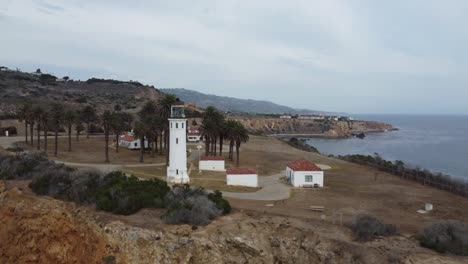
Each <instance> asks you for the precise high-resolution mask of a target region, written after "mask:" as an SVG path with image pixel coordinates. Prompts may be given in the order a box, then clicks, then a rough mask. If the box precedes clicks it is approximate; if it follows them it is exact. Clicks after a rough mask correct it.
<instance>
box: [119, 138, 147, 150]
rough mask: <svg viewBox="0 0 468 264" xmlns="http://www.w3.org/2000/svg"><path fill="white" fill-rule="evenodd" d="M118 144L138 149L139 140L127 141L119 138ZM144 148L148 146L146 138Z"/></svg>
mask: <svg viewBox="0 0 468 264" xmlns="http://www.w3.org/2000/svg"><path fill="white" fill-rule="evenodd" d="M119 146H121V147H124V148H128V149H140V140H139V139H137V140H133V141H132V142H128V141H125V140H119ZM145 148H148V140H146V139H145Z"/></svg>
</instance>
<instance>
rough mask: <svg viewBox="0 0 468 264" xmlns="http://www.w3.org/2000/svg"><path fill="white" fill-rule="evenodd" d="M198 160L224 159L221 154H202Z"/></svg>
mask: <svg viewBox="0 0 468 264" xmlns="http://www.w3.org/2000/svg"><path fill="white" fill-rule="evenodd" d="M200 160H224V157H223V156H203V157H201V158H200Z"/></svg>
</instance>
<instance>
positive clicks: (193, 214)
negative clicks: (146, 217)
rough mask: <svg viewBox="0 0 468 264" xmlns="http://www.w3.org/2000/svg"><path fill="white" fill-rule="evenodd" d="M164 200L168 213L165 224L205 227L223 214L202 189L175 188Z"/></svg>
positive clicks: (164, 217)
mask: <svg viewBox="0 0 468 264" xmlns="http://www.w3.org/2000/svg"><path fill="white" fill-rule="evenodd" d="M164 200H165V202H166V206H167V209H168V211H167V213H166V214H165V215H164V216H163V220H164V222H165V223H167V224H189V225H195V226H198V225H207V224H209V223H210V222H211V221H212V220H213V219H215V218H216V217H218V216H220V215H222V214H223V210H222V209H219V208H218V206H217V205H216V203H215V202H213V201H212V200H210V199H209V198H208V194H207V193H206V191H205V190H204V189H202V188H194V187H190V186H188V185H183V186H175V187H174V188H173V189H172V191H171V192H169V193H168V194H167V195H166V197H165V199H164Z"/></svg>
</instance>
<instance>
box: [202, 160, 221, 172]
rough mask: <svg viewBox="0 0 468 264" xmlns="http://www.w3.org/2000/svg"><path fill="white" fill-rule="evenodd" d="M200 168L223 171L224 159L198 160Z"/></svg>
mask: <svg viewBox="0 0 468 264" xmlns="http://www.w3.org/2000/svg"><path fill="white" fill-rule="evenodd" d="M199 167H200V170H213V171H224V170H225V169H224V160H200V165H199Z"/></svg>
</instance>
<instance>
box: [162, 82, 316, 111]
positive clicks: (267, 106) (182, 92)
mask: <svg viewBox="0 0 468 264" xmlns="http://www.w3.org/2000/svg"><path fill="white" fill-rule="evenodd" d="M161 91H162V92H164V93H170V94H175V95H176V96H177V97H179V98H180V99H181V100H183V101H187V102H191V103H194V104H196V105H197V106H198V107H202V108H206V107H208V106H214V107H216V108H218V109H219V110H221V111H226V112H247V113H262V114H283V113H289V114H323V113H325V112H321V111H315V110H308V109H295V108H292V107H288V106H284V105H279V104H275V103H272V102H268V101H260V100H251V99H238V98H232V97H226V96H218V95H211V94H204V93H200V92H197V91H192V90H187V89H183V88H175V89H161Z"/></svg>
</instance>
